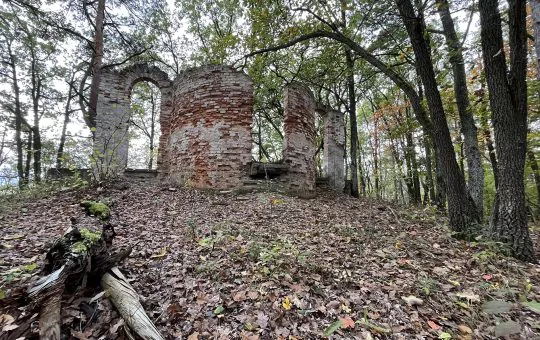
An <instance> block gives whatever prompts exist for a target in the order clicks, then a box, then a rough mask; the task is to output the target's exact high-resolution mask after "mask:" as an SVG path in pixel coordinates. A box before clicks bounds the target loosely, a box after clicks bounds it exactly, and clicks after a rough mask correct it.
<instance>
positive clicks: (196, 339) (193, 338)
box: [187, 332, 199, 340]
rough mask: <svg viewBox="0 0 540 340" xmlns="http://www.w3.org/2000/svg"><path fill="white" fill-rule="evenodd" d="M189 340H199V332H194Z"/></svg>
mask: <svg viewBox="0 0 540 340" xmlns="http://www.w3.org/2000/svg"><path fill="white" fill-rule="evenodd" d="M187 340H199V332H193V333H191V335H190V336H188V338H187Z"/></svg>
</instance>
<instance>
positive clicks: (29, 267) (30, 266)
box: [23, 263, 37, 272]
mask: <svg viewBox="0 0 540 340" xmlns="http://www.w3.org/2000/svg"><path fill="white" fill-rule="evenodd" d="M23 268H24V270H25V271H27V272H31V271H33V270H35V269H36V268H37V264H36V263H30V264H27V265H26V266H24V267H23Z"/></svg>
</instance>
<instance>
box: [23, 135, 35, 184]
mask: <svg viewBox="0 0 540 340" xmlns="http://www.w3.org/2000/svg"><path fill="white" fill-rule="evenodd" d="M25 125H26V126H27V128H28V139H27V140H26V162H25V165H24V181H25V183H30V169H31V168H32V153H33V152H32V151H33V147H34V146H33V145H32V141H33V140H34V138H33V136H32V135H33V133H32V131H33V130H32V128H31V126H28V125H27V124H25Z"/></svg>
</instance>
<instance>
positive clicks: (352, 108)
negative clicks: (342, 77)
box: [345, 48, 360, 197]
mask: <svg viewBox="0 0 540 340" xmlns="http://www.w3.org/2000/svg"><path fill="white" fill-rule="evenodd" d="M345 59H346V62H347V91H348V97H349V122H350V124H351V195H352V196H353V197H359V196H360V195H359V192H358V127H357V120H356V91H355V86H354V60H353V57H352V53H351V51H350V50H349V49H348V48H347V50H346V51H345Z"/></svg>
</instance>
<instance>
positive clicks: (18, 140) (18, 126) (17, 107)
mask: <svg viewBox="0 0 540 340" xmlns="http://www.w3.org/2000/svg"><path fill="white" fill-rule="evenodd" d="M12 42H13V41H9V40H8V41H6V46H7V49H8V53H9V67H10V71H11V80H12V82H13V83H12V88H13V95H14V99H15V102H14V107H13V114H14V115H15V144H16V149H17V176H18V184H19V188H24V187H25V186H26V185H27V184H28V182H27V180H26V178H25V176H24V150H23V145H24V142H23V139H22V127H23V122H24V117H23V112H22V105H21V89H20V87H19V78H18V74H17V64H16V61H17V58H16V57H15V55H14V54H13V50H12Z"/></svg>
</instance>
